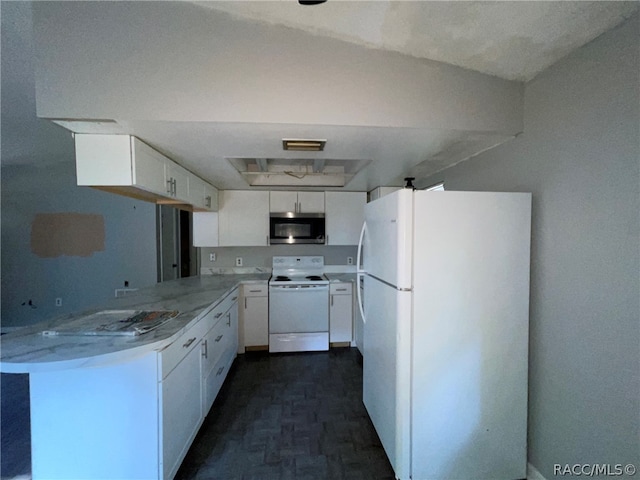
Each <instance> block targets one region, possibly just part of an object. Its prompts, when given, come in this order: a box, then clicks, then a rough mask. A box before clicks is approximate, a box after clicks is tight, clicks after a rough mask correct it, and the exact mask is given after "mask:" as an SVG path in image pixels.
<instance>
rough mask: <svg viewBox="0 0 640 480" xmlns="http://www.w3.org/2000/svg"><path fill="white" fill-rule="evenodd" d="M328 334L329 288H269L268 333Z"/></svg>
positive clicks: (275, 286)
mask: <svg viewBox="0 0 640 480" xmlns="http://www.w3.org/2000/svg"><path fill="white" fill-rule="evenodd" d="M328 331H329V285H271V286H269V333H311V332H328Z"/></svg>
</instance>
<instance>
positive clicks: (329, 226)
mask: <svg viewBox="0 0 640 480" xmlns="http://www.w3.org/2000/svg"><path fill="white" fill-rule="evenodd" d="M366 202H367V194H366V193H365V192H326V194H325V206H326V212H325V218H326V221H325V224H326V233H327V245H357V244H358V240H359V239H360V230H361V228H362V223H363V222H364V206H365V204H366Z"/></svg>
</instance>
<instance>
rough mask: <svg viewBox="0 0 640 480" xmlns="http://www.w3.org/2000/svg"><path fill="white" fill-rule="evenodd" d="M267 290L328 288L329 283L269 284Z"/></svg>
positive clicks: (285, 290)
mask: <svg viewBox="0 0 640 480" xmlns="http://www.w3.org/2000/svg"><path fill="white" fill-rule="evenodd" d="M269 290H278V291H282V292H287V291H289V292H292V291H296V290H316V291H317V290H329V285H269Z"/></svg>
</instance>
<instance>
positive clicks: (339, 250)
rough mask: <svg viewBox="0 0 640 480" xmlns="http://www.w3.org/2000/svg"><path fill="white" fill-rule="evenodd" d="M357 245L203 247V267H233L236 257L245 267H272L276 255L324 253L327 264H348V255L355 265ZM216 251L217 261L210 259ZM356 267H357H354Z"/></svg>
mask: <svg viewBox="0 0 640 480" xmlns="http://www.w3.org/2000/svg"><path fill="white" fill-rule="evenodd" d="M356 250H357V247H356V246H345V247H338V246H335V247H330V246H327V247H323V246H318V245H274V246H271V247H219V248H202V249H201V253H202V256H201V263H202V267H214V268H221V267H233V266H235V260H236V257H242V265H243V266H244V267H260V268H271V260H272V257H273V256H274V255H322V256H323V257H324V263H325V265H344V266H346V265H347V257H353V262H354V265H355V261H356V254H357V252H356ZM213 252H215V254H216V261H215V262H210V261H209V253H213ZM354 268H355V267H354Z"/></svg>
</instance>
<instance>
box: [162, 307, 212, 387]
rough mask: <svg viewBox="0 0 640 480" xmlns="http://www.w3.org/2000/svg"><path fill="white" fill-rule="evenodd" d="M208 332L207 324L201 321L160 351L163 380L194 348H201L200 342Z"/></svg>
mask: <svg viewBox="0 0 640 480" xmlns="http://www.w3.org/2000/svg"><path fill="white" fill-rule="evenodd" d="M206 331H207V322H205V321H203V320H200V321H199V322H198V323H196V324H195V325H194V326H192V327H191V328H189V330H187V331H186V332H185V333H184V334H183V335H181V336H180V337H178V339H177V340H176V341H175V342H173V343H172V344H170V345H169V346H168V347H166V348H165V349H164V350H161V351H160V362H161V371H162V378H165V377H166V376H167V375H168V374H169V373H170V372H171V371H172V370H173V369H174V368H175V367H176V366H177V365H178V364H179V363H180V361H181V360H182V359H183V358H184V357H186V356H187V354H188V353H189V352H190V351H191V350H193V349H194V348H196V347H198V346H200V340H201V339H202V337H203V336H204V334H205V333H206Z"/></svg>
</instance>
